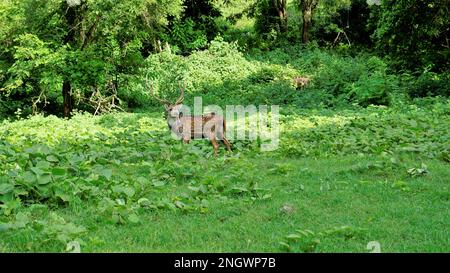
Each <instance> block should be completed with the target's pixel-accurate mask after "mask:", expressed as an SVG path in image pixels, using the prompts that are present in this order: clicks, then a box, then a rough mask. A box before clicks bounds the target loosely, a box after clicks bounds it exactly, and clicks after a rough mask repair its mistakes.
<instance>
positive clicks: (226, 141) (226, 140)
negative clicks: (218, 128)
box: [222, 137, 231, 152]
mask: <svg viewBox="0 0 450 273" xmlns="http://www.w3.org/2000/svg"><path fill="white" fill-rule="evenodd" d="M222 141H223V143H224V144H225V145H226V146H227V150H228V151H229V152H231V143H230V142H229V141H228V139H226V138H225V137H223V138H222Z"/></svg>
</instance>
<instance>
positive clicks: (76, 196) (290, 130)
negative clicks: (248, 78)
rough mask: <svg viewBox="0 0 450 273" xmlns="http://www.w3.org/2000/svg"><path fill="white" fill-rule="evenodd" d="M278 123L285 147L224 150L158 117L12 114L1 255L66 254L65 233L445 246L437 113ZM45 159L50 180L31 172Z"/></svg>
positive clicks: (113, 245)
mask: <svg viewBox="0 0 450 273" xmlns="http://www.w3.org/2000/svg"><path fill="white" fill-rule="evenodd" d="M420 111H425V112H426V113H428V115H427V119H429V120H431V121H432V120H433V118H434V117H436V116H440V117H441V122H442V123H441V124H440V125H437V124H433V123H432V122H428V123H429V124H430V126H433V128H434V131H435V132H438V133H437V134H436V135H433V134H432V132H431V131H430V130H429V128H428V127H426V124H425V123H424V124H421V120H420V118H418V117H421V116H423V115H422V114H423V113H421V112H420ZM371 117H373V118H371ZM355 118H362V119H363V120H364V121H365V124H368V125H369V127H370V130H367V128H366V129H364V128H361V124H360V123H358V122H357V120H355ZM292 119H295V120H296V126H292V125H293V124H292V123H291V122H290V121H291V120H292ZM394 119H395V120H396V121H395V122H396V123H397V124H398V126H403V128H404V130H396V129H395V124H394V123H393V122H392V120H394ZM403 119H405V120H408V121H411V120H412V119H414V120H415V121H416V123H417V124H416V123H413V122H409V123H412V125H411V126H412V127H413V129H411V128H409V127H408V124H409V123H403ZM281 120H282V133H281V134H282V136H281V147H280V149H279V150H277V151H275V152H271V153H267V152H266V153H264V152H260V151H259V149H258V146H257V145H256V143H251V142H248V141H240V142H239V141H235V142H234V146H235V150H234V151H233V153H231V154H228V153H226V152H225V151H224V148H223V147H222V148H221V153H220V156H219V157H218V158H217V159H215V158H213V157H211V150H212V148H211V147H210V146H209V144H208V143H207V142H205V141H194V142H191V144H189V145H187V146H185V145H182V144H181V143H179V142H178V141H176V140H172V139H171V138H170V137H169V136H168V134H169V133H168V132H167V131H166V129H165V127H164V121H163V119H162V118H161V114H160V113H136V114H111V115H106V116H102V117H92V116H90V115H77V116H75V117H74V118H73V119H72V120H71V121H65V120H62V119H58V118H55V117H46V118H44V117H40V116H37V117H33V118H31V119H27V120H21V121H16V122H4V123H3V124H2V125H1V127H2V129H3V130H2V135H1V138H0V139H1V140H2V142H0V164H1V165H2V171H1V172H0V178H3V180H0V186H2V187H3V188H2V187H0V197H1V200H2V202H0V206H1V207H0V208H1V209H0V214H2V215H1V216H0V251H1V252H29V251H31V252H61V251H65V250H66V244H67V243H68V242H70V241H77V242H80V243H81V251H82V252H180V251H185V252H247V251H248V252H286V251H293V252H304V251H314V252H368V251H369V250H367V249H366V246H367V244H368V243H369V242H371V241H378V242H379V243H380V244H381V251H382V252H448V251H450V248H449V245H450V242H449V241H450V235H449V230H448V226H449V223H450V217H449V212H450V211H449V197H450V191H449V184H448V182H449V179H448V177H449V166H448V161H447V158H448V157H447V151H448V148H449V147H448V126H447V125H448V118H445V117H442V116H441V113H440V112H439V111H431V110H429V109H424V110H420V109H419V110H416V111H407V112H402V111H400V110H398V111H391V110H385V109H371V110H370V109H369V110H364V111H362V110H361V111H340V112H338V111H323V112H317V111H316V112H304V113H298V114H292V115H283V118H282V119H281ZM351 120H353V122H352V121H351ZM387 121H390V123H389V124H388V126H390V127H389V128H390V132H391V133H390V134H391V135H389V134H388V132H387V131H388V129H386V128H385V127H384V126H387V125H386V123H388V122H387ZM422 126H424V127H422ZM358 129H359V130H358ZM352 134H353V135H352ZM409 134H413V135H414V136H415V138H409V139H407V138H405V136H408V135H409ZM423 134H424V136H422V135H423ZM364 135H365V136H364ZM388 136H389V137H390V139H389V141H391V142H392V143H390V144H389V145H387V144H386V138H388ZM368 139H373V140H374V141H373V142H370V141H368ZM318 140H320V141H318ZM332 140H333V141H332ZM295 143H297V144H295ZM319 143H320V145H319ZM336 143H338V144H336ZM413 144H414V145H419V144H420V146H421V147H426V148H424V149H423V150H422V151H417V150H415V149H411V147H412V145H413ZM8 145H9V146H8ZM36 145H37V146H36ZM39 145H45V147H47V148H42V146H39ZM361 145H362V146H364V145H365V147H368V148H367V149H364V148H363V149H361V147H362V146H361ZM292 146H301V147H302V148H301V149H293V148H292ZM30 147H31V148H30ZM33 147H34V148H33ZM37 147H40V148H39V149H40V150H39V149H38V148H37ZM405 147H409V148H408V149H406V150H405V149H403V148H405ZM46 149H47V150H46ZM446 149H447V150H446ZM11 150H12V151H13V152H11ZM37 150H39V151H37ZM75 155H76V156H81V157H83V158H82V160H78V161H77V160H76V158H75V159H74V156H75ZM49 156H50V157H49ZM51 156H54V157H55V158H56V159H55V158H53V157H51ZM42 160H44V161H49V162H50V165H49V166H48V164H47V165H46V164H44V163H42V162H41V161H42ZM39 162H41V163H39ZM32 166H35V167H34V168H35V169H32ZM36 166H38V167H36ZM36 168H38V169H39V168H40V170H41V171H42V172H47V171H48V172H51V180H50V181H47V180H45V179H44V178H42V177H40V176H39V175H36V177H37V178H27V179H25V178H23V177H26V176H29V175H31V174H32V172H33V171H35V170H36ZM412 168H414V170H415V171H416V172H415V174H414V170H411V169H412ZM61 169H63V170H64V171H61ZM27 170H28V171H29V170H32V171H31V174H30V173H27ZM55 170H56V171H55ZM420 170H422V171H420ZM423 170H425V171H423ZM59 171H61V172H63V173H62V174H61V175H62V176H58V175H59V174H58V172H59ZM29 172H30V171H29ZM56 174H58V175H56ZM43 176H44V175H43ZM33 177H34V176H33ZM43 179H44V180H43ZM2 181H3V182H2ZM26 181H28V182H29V183H28V182H26ZM42 181H44V182H43V184H39V183H41V182H42ZM2 183H3V184H2ZM27 183H28V184H27ZM30 183H31V184H30ZM6 184H12V185H13V190H12V191H11V190H10V191H9V193H8V191H7V189H8V188H6V186H5V185H6ZM8 187H9V186H8ZM24 191H25V192H26V193H24ZM12 194H13V195H12ZM11 196H13V198H12V197H11ZM1 203H3V204H1ZM309 231H310V232H309ZM301 232H303V233H305V232H309V233H308V234H309V235H305V236H303V235H300V236H297V235H298V234H299V233H301ZM296 234H297V235H296ZM296 236H297V237H296ZM289 237H291V239H289ZM292 237H295V238H292ZM311 242H313V243H311ZM286 244H287V245H288V246H286Z"/></svg>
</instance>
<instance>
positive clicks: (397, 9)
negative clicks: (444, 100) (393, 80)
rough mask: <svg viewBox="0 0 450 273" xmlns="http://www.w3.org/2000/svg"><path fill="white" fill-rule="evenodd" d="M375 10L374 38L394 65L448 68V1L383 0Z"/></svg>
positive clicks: (449, 61) (449, 0)
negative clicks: (376, 13)
mask: <svg viewBox="0 0 450 273" xmlns="http://www.w3.org/2000/svg"><path fill="white" fill-rule="evenodd" d="M374 12H378V13H379V19H378V18H377V22H376V24H377V29H376V31H375V33H374V35H373V39H374V40H375V42H376V46H377V48H378V49H379V50H380V51H381V52H382V53H385V54H386V55H388V56H389V57H390V58H391V59H392V60H393V61H394V62H393V64H394V65H395V68H398V69H409V70H415V69H418V68H427V69H428V70H429V69H431V70H434V71H448V70H449V69H450V44H449V41H450V21H449V18H450V0H427V1H425V0H418V1H409V0H397V1H387V0H384V1H382V2H381V6H379V7H374Z"/></svg>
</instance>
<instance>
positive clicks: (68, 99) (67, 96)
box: [62, 80, 72, 118]
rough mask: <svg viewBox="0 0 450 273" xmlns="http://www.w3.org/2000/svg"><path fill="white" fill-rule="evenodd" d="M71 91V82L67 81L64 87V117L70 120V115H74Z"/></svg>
mask: <svg viewBox="0 0 450 273" xmlns="http://www.w3.org/2000/svg"><path fill="white" fill-rule="evenodd" d="M70 89H71V86H70V82H69V81H67V80H65V81H64V82H63V87H62V95H63V99H64V104H63V105H64V117H66V118H70V114H71V113H72V95H71V90H70Z"/></svg>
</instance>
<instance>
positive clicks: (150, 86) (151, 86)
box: [145, 77, 172, 105]
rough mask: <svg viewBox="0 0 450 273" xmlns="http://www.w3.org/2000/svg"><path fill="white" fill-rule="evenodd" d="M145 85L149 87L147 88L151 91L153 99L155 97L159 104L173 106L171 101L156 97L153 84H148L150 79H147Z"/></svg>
mask: <svg viewBox="0 0 450 273" xmlns="http://www.w3.org/2000/svg"><path fill="white" fill-rule="evenodd" d="M145 84H146V85H147V88H148V89H150V95H151V96H152V97H154V98H155V99H156V100H158V101H159V102H161V103H163V104H169V105H170V104H172V103H171V102H170V101H167V100H163V99H160V98H158V97H157V96H156V95H155V91H154V90H153V83H150V84H149V83H148V77H145Z"/></svg>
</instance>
